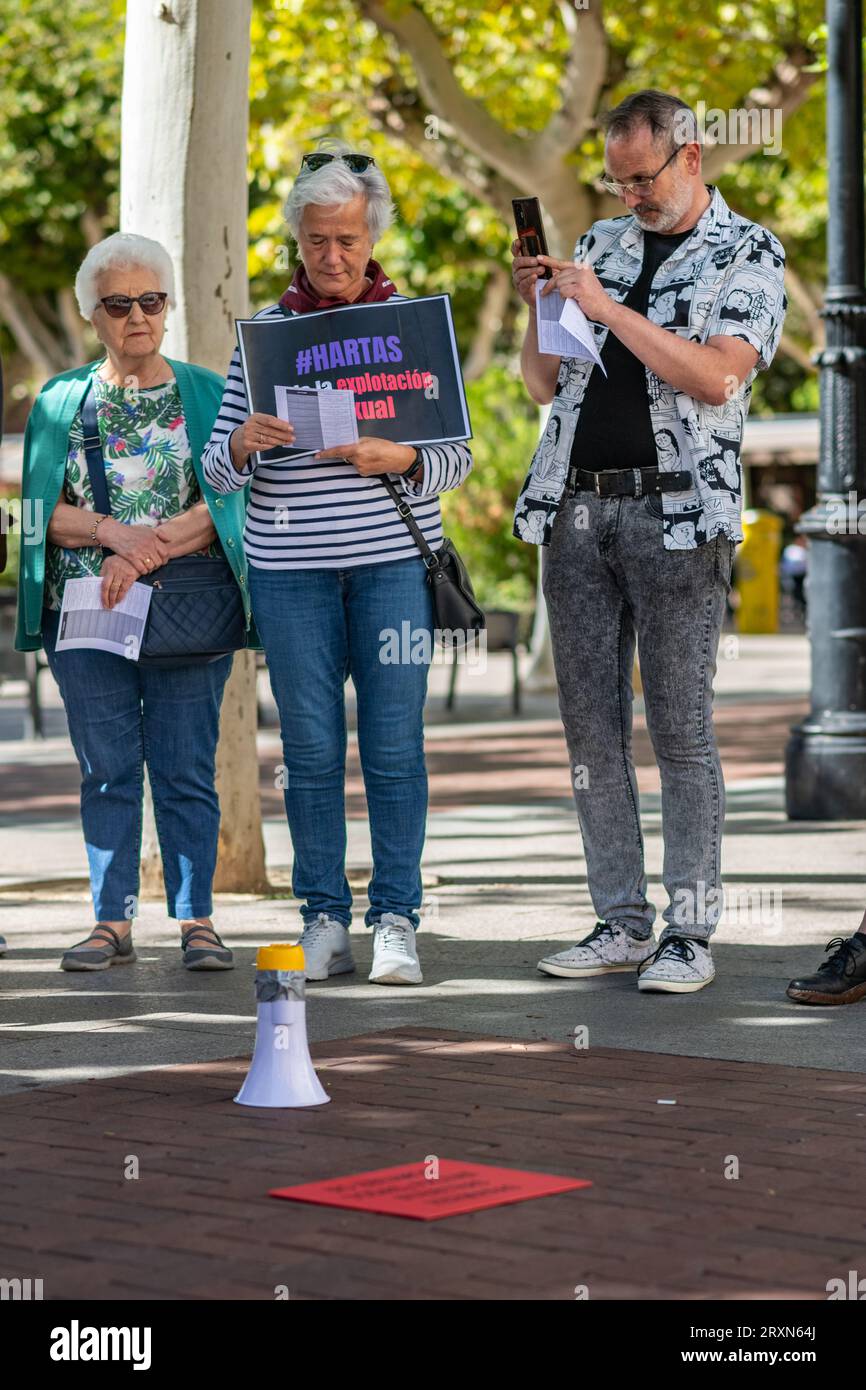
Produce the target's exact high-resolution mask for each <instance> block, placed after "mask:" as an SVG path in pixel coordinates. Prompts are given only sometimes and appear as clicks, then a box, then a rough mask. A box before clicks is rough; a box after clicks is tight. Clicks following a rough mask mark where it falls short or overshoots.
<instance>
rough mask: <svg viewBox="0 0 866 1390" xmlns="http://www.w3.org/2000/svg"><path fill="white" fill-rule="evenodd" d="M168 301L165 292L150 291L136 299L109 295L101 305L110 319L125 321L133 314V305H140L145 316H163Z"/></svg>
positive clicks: (127, 295)
mask: <svg viewBox="0 0 866 1390" xmlns="http://www.w3.org/2000/svg"><path fill="white" fill-rule="evenodd" d="M167 299H168V294H167V292H166V291H165V290H148V291H147V293H146V294H140V295H138V296H137V297H136V298H133V297H132V295H129V294H107V295H106V296H105V298H104V299H100V300H99V303H100V304H101V305H102V307H103V309H104V310H105V312H106V313H107V314H108V315H109V317H110V318H113V319H125V318H126V316H127V314H129V313H131V312H132V306H133V304H140V305H141V307H142V310H143V311H144V313H145V314H151V315H152V314H161V313H162V311H163V309H164V308H165V301H166V300H167Z"/></svg>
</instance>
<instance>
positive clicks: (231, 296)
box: [120, 0, 266, 892]
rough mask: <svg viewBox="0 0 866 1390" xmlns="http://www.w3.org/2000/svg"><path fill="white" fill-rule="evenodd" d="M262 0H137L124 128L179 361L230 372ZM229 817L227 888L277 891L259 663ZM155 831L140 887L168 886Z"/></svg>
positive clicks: (224, 833) (227, 783)
mask: <svg viewBox="0 0 866 1390" xmlns="http://www.w3.org/2000/svg"><path fill="white" fill-rule="evenodd" d="M251 7H252V0H207V3H205V2H204V0H163V3H161V4H154V3H153V0H128V3H127V15H126V54H125V63H124V77H123V112H122V126H121V165H120V185H121V186H120V202H121V227H122V229H123V230H124V231H129V232H138V233H139V234H140V235H142V236H149V237H153V238H154V239H155V240H156V241H159V242H161V243H162V244H163V246H165V248H166V250H167V251H168V253H169V255H170V256H171V258H172V260H173V262H174V272H175V279H176V291H177V307H176V308H175V309H174V310H172V311H170V312H169V315H168V327H167V331H166V338H165V345H164V346H165V351H166V353H167V354H168V356H169V357H177V358H180V359H182V360H185V361H189V362H195V363H198V364H199V365H201V366H205V367H210V368H212V369H213V370H214V371H218V372H224V371H225V369H226V365H227V363H228V361H229V358H230V357H231V354H232V349H233V348H234V346H235V329H234V320H235V319H236V318H242V317H243V316H244V315H245V314H246V313H247V308H248V304H247V276H246V257H247V226H246V219H247V125H248V112H249V101H248V78H249V51H250V17H251ZM217 790H218V792H219V796H220V804H221V809H222V828H221V830H220V849H219V863H218V866H217V877H216V885H218V886H219V888H220V889H221V890H222V891H233V892H258V891H260V890H261V889H262V887H263V886H264V884H265V882H266V874H265V858H264V842H263V839H262V823H261V809H260V803H259V796H258V761H257V758H256V701H255V657H254V656H253V655H252V654H251V653H239V654H238V655H237V656H236V657H235V659H234V668H233V670H232V674H231V677H230V679H229V682H228V684H227V686H226V693H225V698H224V701H223V712H222V719H221V722H220V743H219V749H218V751H217ZM155 846H156V838H155V834H154V833H153V826H152V823H151V824H150V825H146V826H145V834H144V845H143V850H146V851H147V853H144V852H143V864H142V870H143V872H142V884H143V886H144V885H145V884H148V885H149V886H151V887H152V886H153V883H154V877H155V876H156V882H157V883H158V882H159V877H158V858H157V866H156V868H155V865H154V857H155V856H156V855H157V851H156V848H155Z"/></svg>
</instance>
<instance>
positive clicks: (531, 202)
mask: <svg viewBox="0 0 866 1390" xmlns="http://www.w3.org/2000/svg"><path fill="white" fill-rule="evenodd" d="M511 206H512V207H513V208H514V222H515V225H516V227H517V236H518V239H519V241H520V246H521V249H522V251H523V254H524V256H549V255H550V252H549V251H548V249H547V237H546V236H545V235H544V224H543V222H542V220H541V206H540V204H539V201H538V199H537V198H512V199H511ZM542 271H543V274H542V279H543V280H549V279H550V277H551V275H552V274H553V272H552V270H551V269H550V266H542Z"/></svg>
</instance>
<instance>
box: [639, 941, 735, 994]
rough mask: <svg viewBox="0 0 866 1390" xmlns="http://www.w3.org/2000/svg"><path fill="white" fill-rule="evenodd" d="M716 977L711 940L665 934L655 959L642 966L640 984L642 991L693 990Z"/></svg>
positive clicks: (690, 992) (668, 991) (689, 992)
mask: <svg viewBox="0 0 866 1390" xmlns="http://www.w3.org/2000/svg"><path fill="white" fill-rule="evenodd" d="M715 978H716V967H715V966H714V965H713V958H712V956H711V955H710V947H709V942H706V941H696V940H695V939H694V937H690V936H666V937H665V939H664V941H663V942H662V944H661V946H659V948H658V950H657V951H656V953H655V955H654V956H653V958H652V960H648V961H647V962H646V964H645V965H643V966H641V969H640V972H639V974H638V981H637V987H638V989H639V990H641V992H643V991H650V990H651V991H653V992H656V993H659V994H694V993H695V992H696V991H697V990H699V989H704V988H705V986H706V985H711V984H712V982H713V980H714V979H715Z"/></svg>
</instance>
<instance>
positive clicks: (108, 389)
mask: <svg viewBox="0 0 866 1390" xmlns="http://www.w3.org/2000/svg"><path fill="white" fill-rule="evenodd" d="M75 292H76V296H77V298H78V305H79V309H80V311H81V313H82V316H83V317H84V318H86V319H89V320H90V322H91V324H92V325H93V328H94V330H95V332H96V334H97V336H98V337H99V338H100V340H101V341H102V344H103V346H104V348H105V356H104V357H103V358H101V359H99V360H98V361H95V362H91V363H89V364H88V365H87V366H85V367H80V368H76V369H75V370H74V371H70V372H64V373H63V375H62V376H58V377H55V378H54V379H53V380H51V381H49V382H48V383H47V384H46V386H44V387H43V389H42V391H41V393H40V395H39V397H38V398H37V400H36V401H35V403H34V406H33V409H32V411H31V414H30V419H29V421H28V424H27V434H26V440H25V452H24V475H23V493H24V497H25V498H27V499H28V500H29V501H30V502H31V503H32V504H33V505H34V506H40V507H41V509H42V514H43V515H44V516H45V517H47V518H48V525H47V528H46V532H45V534H43V536H42V537H41V543H39V544H30V545H25V546H22V547H21V571H20V576H19V602H18V633H17V638H16V645H17V646H18V648H19V650H24V651H28V650H34V649H36V648H38V647H40V646H44V647H45V651H46V656H47V659H48V662H49V665H50V667H51V670H52V672H53V674H54V676H55V678H56V680H57V683H58V685H59V687H60V693H61V695H62V697H63V702H64V705H65V708H66V716H67V721H68V724H69V732H70V737H71V739H72V743H73V746H74V748H75V752H76V754H77V757H78V760H79V764H80V766H81V778H82V780H81V818H82V824H83V829H84V838H85V841H86V844H87V853H88V859H89V864H90V881H91V888H92V892H93V905H94V911H95V916H96V925H95V927H94V928H93V930H92V931H91V933H90V935H89V936H88V937H87V938H86V940H84V941H81V942H78V943H77V944H76V945H75V946H73V947H72V948H71V949H69V950H67V951H66V953H65V954H64V956H63V958H62V961H61V965H62V968H63V969H64V970H104V969H106V968H107V967H108V966H111V965H120V964H124V963H127V962H130V961H134V960H135V951H134V949H133V944H132V922H133V918H134V917H135V915H136V913H137V910H138V909H137V904H138V891H139V858H140V846H141V822H142V795H143V775H144V766H145V765H146V766H147V768H148V773H149V776H150V784H151V788H152V791H153V801H154V810H155V815H156V826H157V831H158V834H159V842H160V849H161V852H162V862H163V871H164V877H165V889H166V903H167V907H168V914H169V916H170V917H174V918H176V919H178V921H179V925H180V930H181V949H182V955H183V964H184V965H185V966H186V967H187V968H188V969H196V970H203V969H204V970H207V969H229V968H230V967H231V965H232V953H231V951H229V950H227V949H226V948H225V947H224V945H223V943H222V942H221V941H220V939H219V937H218V936H217V935H216V933H215V931H214V929H213V923H212V921H211V915H210V914H211V906H212V905H211V883H212V879H213V873H214V867H215V863H216V849H217V834H218V829H219V802H218V800H217V796H216V792H215V790H214V758H215V750H216V742H217V734H218V727H219V710H220V703H221V700H222V694H223V686H224V685H225V681H226V678H227V676H228V674H229V670H230V668H231V657H230V656H226V657H222V658H220V659H219V660H217V661H214V662H211V663H209V664H203V665H183V666H178V667H175V668H173V669H167V670H166V669H158V668H153V667H147V666H139V665H138V664H137V663H136V662H135V661H128V660H127V659H126V658H125V657H122V656H117V655H114V654H113V653H110V652H102V651H95V650H90V649H79V650H72V651H63V652H57V651H55V649H54V647H55V642H56V638H57V630H58V625H59V617H60V608H61V604H62V600H63V590H64V586H65V584H66V581H67V580H68V579H71V578H82V577H86V576H100V577H101V579H102V588H101V597H102V602H103V604H104V606H105V607H106V608H112V607H114V605H115V604H117V603H118V602H119V601H120V599H122V598H123V596H124V594H125V593H126V592H127V590H128V589H129V588H130V586H131V585H132V584H133V583H134V582H135V580H136V579H137V578H138V577H139V576H140V575H144V574H148V573H150V572H151V571H153V570H155V569H156V568H157V567H158V566H160V565H162V564H164V563H165V562H166V561H167V560H170V559H173V558H174V557H176V556H179V555H189V554H192V553H193V552H196V551H207V552H209V553H211V554H214V555H221V554H223V553H224V554H225V556H226V557H227V559H228V560H229V563H230V564H231V565H232V570H233V572H234V575H235V578H236V580H237V582H238V584H239V586H240V589H241V593H242V594H244V595H245V594H246V565H245V561H244V558H243V515H244V506H243V498H242V496H241V495H240V494H239V495H238V496H237V497H233V498H231V499H223V498H217V497H216V495H215V494H214V492H213V490H212V488H211V487H210V486H209V484H208V483H207V481H206V480H205V478H204V474H203V472H202V468H201V453H202V450H203V448H204V445H205V443H206V441H207V438H208V435H209V434H210V430H211V426H212V425H213V421H214V417H215V416H216V413H217V409H218V406H219V401H220V397H221V395H222V388H223V381H222V378H221V377H219V376H217V375H216V373H214V372H210V371H207V370H206V369H204V368H202V367H194V366H191V365H189V364H188V363H185V362H176V361H173V360H171V359H169V358H166V357H163V356H162V353H161V351H160V347H161V343H162V338H163V333H164V331H165V317H166V308H167V307H168V306H173V305H174V277H173V274H172V265H171V260H170V258H169V256H168V253H167V252H166V251H165V250H164V248H163V247H162V246H160V245H159V243H158V242H155V241H151V240H149V239H148V238H146V237H140V236H132V235H127V234H120V233H119V234H117V235H115V236H110V237H108V238H106V240H105V241H102V242H100V243H99V244H98V245H97V246H94V247H93V248H92V249H91V250H90V251H89V252H88V254H87V256H86V257H85V259H84V262H83V263H82V265H81V268H80V270H79V272H78V276H77V278H76V281H75ZM91 393H92V397H93V398H95V405H96V417H97V426H98V432H99V440H100V444H101V449H102V455H103V459H104V464H105V475H106V483H107V486H108V500H109V506H110V515H109V514H107V513H104V512H99V511H97V510H96V509H95V506H94V499H93V493H92V491H91V487H90V478H89V475H88V471H87V464H86V459H85V455H84V447H83V444H84V427H83V423H82V406H83V403H84V402H85V400H86V399H87V398H88V397H90V395H91ZM103 547H104V548H105V550H107V551H110V552H112V553H111V554H109V555H107V556H106V555H105V554H104V550H103ZM245 603H246V599H245ZM247 621H248V623H249V609H248V608H247Z"/></svg>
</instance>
